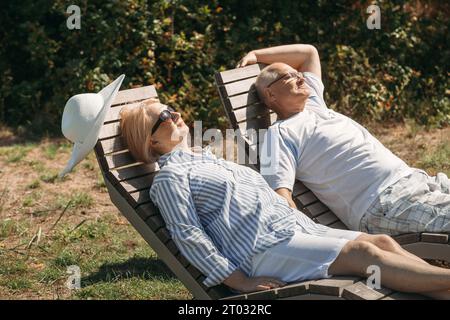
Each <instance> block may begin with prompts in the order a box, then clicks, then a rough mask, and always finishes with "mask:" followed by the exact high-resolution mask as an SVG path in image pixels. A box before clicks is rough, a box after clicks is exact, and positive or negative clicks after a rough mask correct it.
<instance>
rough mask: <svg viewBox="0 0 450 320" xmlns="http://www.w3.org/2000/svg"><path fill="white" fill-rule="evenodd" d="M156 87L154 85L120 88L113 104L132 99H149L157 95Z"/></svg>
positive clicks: (132, 100)
mask: <svg viewBox="0 0 450 320" xmlns="http://www.w3.org/2000/svg"><path fill="white" fill-rule="evenodd" d="M157 96H158V94H157V93H156V89H155V87H154V86H146V87H139V88H133V89H128V90H121V91H119V92H118V93H117V96H116V99H115V100H114V102H113V105H118V104H122V103H126V102H128V103H130V102H134V101H139V100H144V99H149V98H154V97H157Z"/></svg>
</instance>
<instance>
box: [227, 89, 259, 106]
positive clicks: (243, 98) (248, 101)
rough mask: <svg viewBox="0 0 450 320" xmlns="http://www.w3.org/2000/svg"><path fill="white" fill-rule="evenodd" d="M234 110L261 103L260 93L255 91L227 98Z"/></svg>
mask: <svg viewBox="0 0 450 320" xmlns="http://www.w3.org/2000/svg"><path fill="white" fill-rule="evenodd" d="M226 99H227V100H228V102H229V105H230V107H231V109H232V110H235V109H239V108H243V107H245V106H248V105H252V104H254V103H261V100H260V99H259V96H258V93H257V92H256V91H255V90H252V91H249V92H245V93H242V94H238V95H236V96H233V97H228V98H226Z"/></svg>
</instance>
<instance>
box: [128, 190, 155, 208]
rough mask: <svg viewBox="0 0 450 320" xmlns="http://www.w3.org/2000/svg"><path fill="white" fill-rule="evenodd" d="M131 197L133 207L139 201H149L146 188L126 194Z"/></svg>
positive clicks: (139, 202)
mask: <svg viewBox="0 0 450 320" xmlns="http://www.w3.org/2000/svg"><path fill="white" fill-rule="evenodd" d="M128 196H129V197H131V199H132V201H134V202H135V203H136V204H135V207H136V206H137V205H139V204H141V203H145V202H150V194H149V192H148V190H141V191H136V192H132V193H129V194H128Z"/></svg>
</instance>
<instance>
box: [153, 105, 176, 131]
mask: <svg viewBox="0 0 450 320" xmlns="http://www.w3.org/2000/svg"><path fill="white" fill-rule="evenodd" d="M174 112H175V109H174V108H172V107H167V109H166V110H163V111H161V113H160V114H159V118H158V120H157V121H156V123H155V125H154V126H153V128H152V134H154V133H155V131H156V130H158V127H159V126H160V125H161V123H163V122H165V121H167V120H169V119H172V121H173V122H175V121H176V120H177V119H178V115H177V114H175V113H174Z"/></svg>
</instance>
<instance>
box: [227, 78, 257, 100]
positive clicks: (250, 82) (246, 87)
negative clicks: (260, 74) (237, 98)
mask: <svg viewBox="0 0 450 320" xmlns="http://www.w3.org/2000/svg"><path fill="white" fill-rule="evenodd" d="M255 81H256V77H253V78H249V79H245V80H241V81H236V82H232V83H229V84H226V85H224V89H225V92H226V93H227V95H228V96H234V95H237V94H241V93H245V92H248V91H250V90H255V86H254V84H255Z"/></svg>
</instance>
